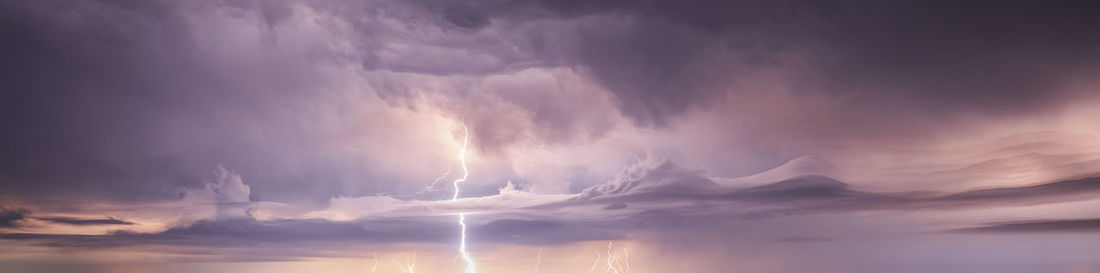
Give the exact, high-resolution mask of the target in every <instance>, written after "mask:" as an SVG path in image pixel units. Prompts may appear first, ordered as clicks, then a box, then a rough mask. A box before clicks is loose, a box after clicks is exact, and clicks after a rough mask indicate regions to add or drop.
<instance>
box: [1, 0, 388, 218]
mask: <svg viewBox="0 0 1100 273" xmlns="http://www.w3.org/2000/svg"><path fill="white" fill-rule="evenodd" d="M233 3H234V5H237V6H234V5H229V4H226V5H225V6H222V5H220V4H216V3H213V2H201V3H200V2H191V3H179V2H170V1H122V2H119V1H78V2H73V1H33V2H25V1H3V2H2V3H0V18H2V19H0V36H2V37H4V39H3V41H4V42H3V44H0V59H4V60H5V61H4V62H2V64H0V74H2V75H3V79H4V80H3V82H4V88H3V89H4V92H2V94H0V111H2V112H0V123H2V124H4V126H5V130H4V132H5V133H4V134H3V135H2V137H0V150H2V151H3V153H0V154H2V155H0V173H2V174H3V175H2V176H0V189H2V190H0V192H2V193H0V195H3V196H4V197H5V198H7V199H9V200H12V199H27V200H35V199H59V200H67V199H91V200H104V199H106V200H112V201H138V200H164V199H178V198H180V195H179V191H178V190H177V189H180V188H195V187H200V186H201V183H202V180H203V178H204V174H206V173H208V172H209V170H210V169H212V168H215V167H216V166H218V165H219V164H222V163H225V164H227V165H229V166H232V167H233V168H236V169H238V170H242V172H245V173H247V174H248V175H249V177H250V178H253V179H256V180H257V181H264V182H262V183H259V182H258V183H255V184H263V185H260V186H258V187H257V194H262V195H263V196H264V197H265V198H273V199H300V200H307V201H317V200H327V198H328V197H329V196H335V195H339V194H341V192H342V191H347V192H353V191H358V192H359V194H365V193H367V192H371V191H377V188H381V186H376V187H374V188H372V189H368V188H366V187H363V188H354V187H351V186H349V185H361V183H360V182H361V181H362V180H364V179H369V178H371V177H372V174H371V173H369V172H370V171H368V170H364V169H363V168H352V167H347V166H348V164H357V163H352V162H362V158H361V156H357V155H349V154H347V153H344V154H335V155H334V154H333V153H328V152H324V151H322V150H323V149H324V148H323V147H321V146H322V145H324V144H323V142H324V141H316V138H317V136H316V135H317V134H318V133H317V132H318V131H324V130H326V129H322V128H319V127H317V126H314V125H315V124H317V123H316V122H315V121H316V120H321V119H324V118H323V117H320V116H321V115H324V114H320V113H321V112H323V111H316V107H315V106H316V105H319V104H322V101H323V100H325V99H322V98H320V97H319V96H318V94H319V93H315V92H313V91H312V90H315V89H317V88H320V87H319V84H316V83H317V82H316V81H314V79H315V77H316V76H317V74H318V73H319V72H316V71H315V70H310V69H306V68H305V67H306V65H307V64H310V62H311V61H315V62H327V61H332V59H331V57H332V55H331V54H333V53H332V52H326V51H321V50H317V51H314V52H312V53H311V54H309V56H300V55H296V56H290V57H285V58H281V57H280V58H276V57H271V58H267V57H265V56H259V55H264V54H265V53H261V52H270V50H274V49H271V47H265V48H247V49H240V50H237V49H234V48H233V47H232V46H227V45H229V44H231V43H233V42H232V41H237V42H242V43H246V44H247V43H248V42H250V41H248V39H250V38H247V37H237V36H231V37H230V36H227V37H211V36H209V35H215V36H216V35H218V33H217V31H213V30H218V29H223V28H224V29H231V28H233V27H247V25H246V24H247V23H242V24H241V25H235V24H237V23H240V21H233V20H234V19H242V20H243V19H244V18H247V17H246V16H245V15H244V14H246V13H248V12H250V11H256V12H257V13H258V14H261V15H262V18H261V19H260V20H261V21H263V22H262V23H264V24H266V25H267V26H269V27H270V26H273V25H275V24H278V22H280V21H282V20H286V18H285V17H286V16H287V14H286V13H287V10H286V9H287V7H286V6H285V5H282V4H281V2H274V1H263V2H262V3H258V2H248V1H240V2H233ZM249 3H253V4H249ZM238 4H239V5H238ZM218 12H225V13H218ZM219 14H221V15H226V16H221V15H219ZM227 14H228V15H227ZM234 14H236V15H234ZM234 16H237V17H234ZM215 19H217V20H223V21H221V22H218V21H216V20H215ZM204 24H209V25H204ZM257 32H258V34H257V35H258V36H261V37H260V38H258V39H260V40H264V39H267V40H266V41H267V42H268V43H269V45H275V44H277V43H276V40H274V39H275V38H276V37H275V35H274V34H273V33H272V31H271V30H270V29H267V30H263V29H261V30H257ZM238 34H239V33H238ZM239 35H246V34H239ZM265 35H266V36H265ZM238 38H239V39H241V40H235V39H238ZM263 44H265V43H264V42H260V43H259V44H257V45H256V46H257V47H264V46H263ZM272 47H274V46H272ZM219 54H225V56H219ZM251 54H259V55H251ZM258 56H259V57H258ZM265 62H266V63H265ZM261 63H264V64H261ZM307 87H308V88H307ZM348 102H349V103H351V100H348ZM328 106H331V107H332V108H330V109H331V110H333V111H334V112H335V111H340V110H339V109H344V108H342V107H344V106H337V105H328ZM345 106H346V105H345ZM310 109H314V110H310ZM310 124H314V125H310ZM330 132H331V131H330ZM340 137H343V136H338V135H337V133H330V134H328V135H327V136H325V137H324V138H327V139H330V140H331V139H335V138H340ZM308 139H313V141H307V140H308ZM276 151H278V152H276ZM286 153H293V154H295V156H287V154H286ZM349 157H357V158H356V159H352V158H349ZM305 158H310V159H305ZM299 159H303V160H302V161H301V162H314V163H316V164H315V165H314V163H306V164H293V163H289V162H291V161H297V160H299ZM280 162H281V163H280ZM273 164H285V165H282V166H283V167H280V168H275V167H273ZM290 165H294V167H299V168H293V167H289V166H290ZM305 165H313V166H305ZM341 165H342V166H345V167H340V166H341ZM295 183H309V184H310V185H311V186H310V187H308V188H305V189H296V190H293V191H294V193H290V192H291V191H289V190H286V189H287V188H292V187H294V186H293V185H294V184H295ZM341 184H342V185H341ZM303 193H304V194H303Z"/></svg>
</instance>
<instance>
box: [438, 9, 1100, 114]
mask: <svg viewBox="0 0 1100 273" xmlns="http://www.w3.org/2000/svg"><path fill="white" fill-rule="evenodd" d="M421 3H424V5H425V6H428V7H430V9H433V10H439V12H441V13H442V14H443V17H444V18H445V19H446V21H448V22H450V23H451V24H454V25H456V26H459V27H467V28H471V27H473V28H477V27H484V25H486V24H487V23H484V22H487V20H486V19H484V18H485V17H486V16H488V17H489V18H491V19H489V20H488V21H493V20H497V21H500V23H502V24H506V23H514V22H526V21H529V20H547V19H573V18H582V17H596V18H599V17H605V18H619V19H620V20H607V21H597V22H600V23H596V24H593V25H585V28H583V29H581V30H580V31H579V32H578V35H579V38H578V39H576V44H575V45H573V46H575V50H574V51H569V54H575V55H569V56H563V55H561V54H557V55H550V56H548V57H550V59H551V60H556V61H561V60H566V61H567V62H570V63H574V64H578V65H582V66H585V67H588V68H591V69H592V74H593V75H594V76H596V78H597V79H599V80H600V82H602V83H603V84H604V85H605V86H606V87H607V88H609V89H610V90H611V92H613V93H614V94H615V95H616V96H617V97H618V99H619V100H620V102H621V105H620V110H622V111H623V112H624V113H626V114H627V115H629V116H631V117H632V118H634V119H635V120H636V121H637V122H639V123H641V124H650V125H664V124H666V123H667V120H668V119H669V118H671V117H674V116H676V115H679V114H681V113H683V112H684V111H686V110H687V109H689V108H691V107H695V106H699V105H707V104H708V102H709V101H713V100H715V99H716V98H718V97H720V96H723V95H727V93H728V92H729V90H730V89H734V90H735V91H734V93H744V92H751V88H741V87H739V86H745V85H739V83H741V84H743V83H748V84H750V85H751V84H752V83H754V79H753V78H746V77H751V76H749V75H753V74H750V73H747V72H751V71H753V70H768V69H780V70H789V71H788V72H785V76H784V77H783V78H784V80H785V81H787V82H789V83H791V84H792V86H794V87H795V89H797V90H796V91H798V92H805V93H810V94H813V93H824V94H829V95H834V96H839V97H840V98H844V100H843V101H844V102H846V103H850V104H856V105H858V107H857V108H856V109H853V110H854V111H878V110H881V109H879V108H880V107H882V105H884V104H885V105H893V104H898V103H900V102H906V104H908V106H909V107H911V108H909V109H900V110H905V111H925V110H935V111H932V112H936V113H938V111H948V112H947V113H954V112H957V111H967V112H969V111H973V112H980V113H990V114H995V115H996V114H1003V113H1014V114H1023V113H1032V112H1034V111H1036V110H1042V109H1043V108H1044V107H1047V106H1049V105H1050V104H1051V103H1055V102H1061V101H1064V100H1065V99H1068V98H1069V97H1071V96H1070V95H1067V94H1066V92H1065V86H1063V84H1064V83H1065V82H1066V81H1069V80H1073V79H1075V78H1081V77H1089V75H1095V74H1096V72H1097V70H1096V68H1097V64H1098V62H1097V61H1098V60H1100V55H1098V53H1097V52H1096V50H1095V48H1096V47H1097V46H1098V45H1100V35H1097V34H1096V33H1095V32H1093V31H1092V29H1096V28H1097V27H1100V20H1098V19H1096V17H1095V16H1092V13H1091V12H1090V11H1092V10H1095V9H1096V8H1097V6H1096V4H1095V3H1090V2H1083V1H1060V2H1057V3H1045V2H1044V3H1040V2H1034V1H962V2H960V1H824V2H822V1H504V2H478V1H472V2H468V3H462V4H454V3H451V2H450V1H447V2H435V1H422V2H421ZM452 6H458V7H452ZM536 48H537V47H536ZM895 110H899V109H895ZM945 114H946V113H945Z"/></svg>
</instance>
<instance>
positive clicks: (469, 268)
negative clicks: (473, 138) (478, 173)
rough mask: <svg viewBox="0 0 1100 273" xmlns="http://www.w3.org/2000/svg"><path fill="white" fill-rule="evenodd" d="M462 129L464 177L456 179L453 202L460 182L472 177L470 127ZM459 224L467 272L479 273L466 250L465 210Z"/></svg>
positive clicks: (461, 246) (460, 152)
mask: <svg viewBox="0 0 1100 273" xmlns="http://www.w3.org/2000/svg"><path fill="white" fill-rule="evenodd" d="M462 130H463V131H464V132H465V133H466V136H465V137H463V139H462V149H461V150H459V152H458V163H459V165H460V166H462V177H459V178H458V179H455V180H454V183H453V184H454V190H455V192H454V196H452V197H451V202H454V201H458V194H459V187H458V183H462V182H465V181H466V178H469V177H470V170H469V169H468V168H466V146H467V145H469V143H470V128H468V127H466V124H462ZM458 226H459V227H461V229H462V234H461V238H460V241H459V244H458V252H459V254H460V255H461V256H462V260H463V261H465V262H466V273H477V268H476V265H475V264H474V258H473V257H470V253H469V252H466V213H464V212H463V213H459V214H458Z"/></svg>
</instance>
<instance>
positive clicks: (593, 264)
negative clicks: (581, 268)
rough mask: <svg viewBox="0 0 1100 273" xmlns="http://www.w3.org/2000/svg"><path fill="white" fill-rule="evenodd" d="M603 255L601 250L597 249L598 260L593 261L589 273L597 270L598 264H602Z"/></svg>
mask: <svg viewBox="0 0 1100 273" xmlns="http://www.w3.org/2000/svg"><path fill="white" fill-rule="evenodd" d="M602 257H603V256H600V251H599V250H596V260H595V261H592V268H590V269H588V273H593V272H596V265H599V264H600V258H602Z"/></svg>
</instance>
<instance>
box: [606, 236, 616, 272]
mask: <svg viewBox="0 0 1100 273" xmlns="http://www.w3.org/2000/svg"><path fill="white" fill-rule="evenodd" d="M614 243H615V242H614V241H607V270H605V271H604V272H615V273H619V268H618V267H616V266H615V253H614V252H611V244H614Z"/></svg>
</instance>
